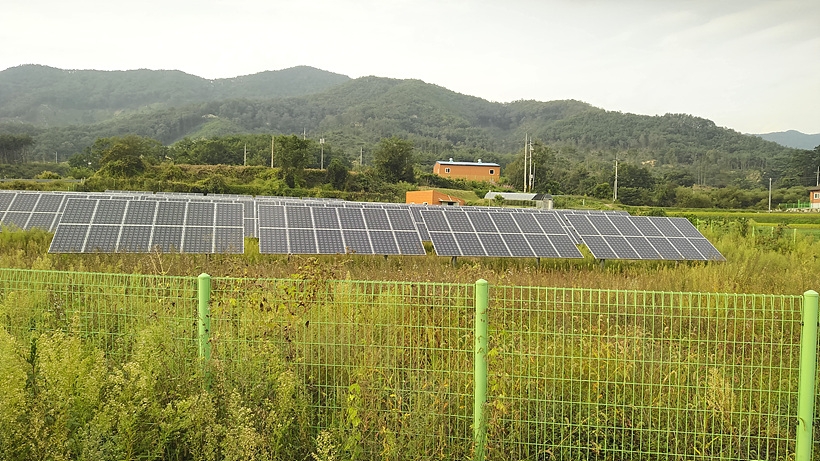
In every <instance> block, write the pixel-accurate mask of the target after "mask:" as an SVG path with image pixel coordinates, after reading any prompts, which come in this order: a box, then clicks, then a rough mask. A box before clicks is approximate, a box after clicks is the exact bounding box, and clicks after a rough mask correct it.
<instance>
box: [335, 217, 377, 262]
mask: <svg viewBox="0 0 820 461" xmlns="http://www.w3.org/2000/svg"><path fill="white" fill-rule="evenodd" d="M344 209H347V208H339V210H344ZM342 238H344V241H345V250H346V252H347V253H361V254H367V255H369V254H374V253H373V247H372V246H370V239H369V238H368V235H367V231H364V230H351V229H343V230H342Z"/></svg>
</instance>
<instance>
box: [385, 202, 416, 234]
mask: <svg viewBox="0 0 820 461" xmlns="http://www.w3.org/2000/svg"><path fill="white" fill-rule="evenodd" d="M386 211H387V217H388V218H389V219H390V224H391V225H392V227H393V230H396V231H413V232H415V231H416V224H415V223H414V222H413V218H412V217H411V216H410V212H409V211H408V210H406V209H401V208H389V209H387V210H386Z"/></svg>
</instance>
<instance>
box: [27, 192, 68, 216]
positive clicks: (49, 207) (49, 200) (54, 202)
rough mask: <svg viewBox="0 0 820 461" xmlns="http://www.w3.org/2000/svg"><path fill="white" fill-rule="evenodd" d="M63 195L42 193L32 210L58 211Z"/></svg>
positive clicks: (42, 211)
mask: <svg viewBox="0 0 820 461" xmlns="http://www.w3.org/2000/svg"><path fill="white" fill-rule="evenodd" d="M64 199H65V196H62V195H57V194H42V195H41V196H40V201H38V202H37V205H36V206H35V207H34V211H36V212H38V213H57V212H58V211H60V205H62V203H63V200H64Z"/></svg>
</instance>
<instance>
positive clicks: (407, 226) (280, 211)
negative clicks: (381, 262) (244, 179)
mask: <svg viewBox="0 0 820 461" xmlns="http://www.w3.org/2000/svg"><path fill="white" fill-rule="evenodd" d="M257 211H258V216H259V252H260V253H267V254H349V253H357V254H379V255H423V254H425V251H424V246H423V245H422V242H421V238H420V237H419V234H418V231H417V230H416V226H415V223H414V222H413V219H412V218H411V216H410V212H409V211H408V210H407V209H403V208H400V207H387V208H384V207H383V208H375V207H373V208H371V207H367V208H365V207H355V208H354V207H342V206H304V205H303V204H287V205H284V204H269V203H260V204H259V205H258V210H257Z"/></svg>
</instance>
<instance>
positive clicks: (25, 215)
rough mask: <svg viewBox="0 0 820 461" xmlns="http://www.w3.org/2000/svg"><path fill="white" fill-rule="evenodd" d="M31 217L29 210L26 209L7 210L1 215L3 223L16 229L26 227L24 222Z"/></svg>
mask: <svg viewBox="0 0 820 461" xmlns="http://www.w3.org/2000/svg"><path fill="white" fill-rule="evenodd" d="M30 217H31V213H30V212H26V211H7V212H6V214H5V216H3V225H4V226H9V227H14V228H17V229H27V227H26V224H28V220H29V218H30Z"/></svg>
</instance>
